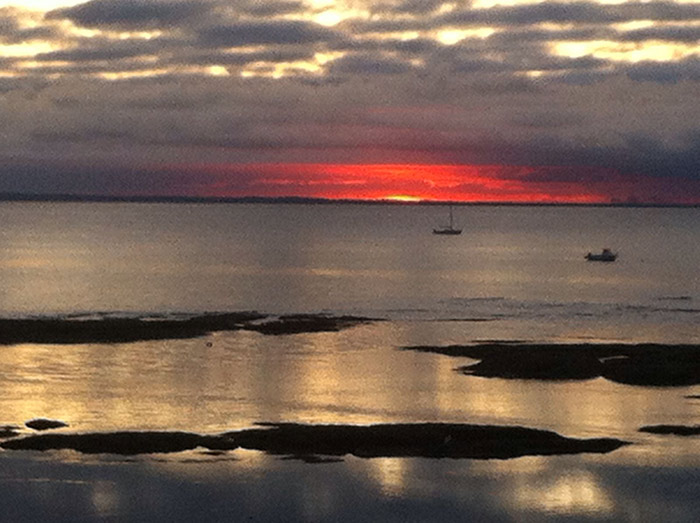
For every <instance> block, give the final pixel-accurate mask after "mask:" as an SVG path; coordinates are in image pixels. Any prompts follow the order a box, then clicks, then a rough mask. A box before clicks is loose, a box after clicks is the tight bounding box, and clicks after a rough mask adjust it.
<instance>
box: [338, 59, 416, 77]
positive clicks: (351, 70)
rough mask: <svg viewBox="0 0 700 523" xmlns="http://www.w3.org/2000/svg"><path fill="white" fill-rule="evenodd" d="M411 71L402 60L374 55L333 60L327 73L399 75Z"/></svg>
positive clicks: (409, 65)
mask: <svg viewBox="0 0 700 523" xmlns="http://www.w3.org/2000/svg"><path fill="white" fill-rule="evenodd" d="M411 69H412V66H411V64H410V63H407V62H405V61H403V60H396V59H393V58H383V57H377V56H374V55H348V56H344V57H343V58H339V59H337V60H334V61H333V62H332V63H331V66H330V68H329V72H330V73H331V74H340V75H344V74H350V75H356V74H357V75H375V74H401V73H405V72H407V71H410V70H411Z"/></svg>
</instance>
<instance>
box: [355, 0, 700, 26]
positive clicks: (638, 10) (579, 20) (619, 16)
mask: <svg viewBox="0 0 700 523" xmlns="http://www.w3.org/2000/svg"><path fill="white" fill-rule="evenodd" d="M631 20H651V21H656V22H689V21H691V20H700V5H697V4H677V3H674V2H648V3H646V2H626V3H623V4H618V5H600V4H595V3H591V2H542V3H538V4H529V5H516V6H495V7H490V8H479V9H472V8H461V9H460V8H458V9H455V10H453V11H450V12H448V13H444V14H436V15H435V16H432V17H431V16H429V15H427V16H421V17H413V18H400V19H380V20H369V21H357V20H355V21H352V22H350V25H351V27H352V29H353V30H354V31H364V32H389V31H412V30H420V29H424V30H425V29H437V28H441V27H450V26H453V27H460V26H461V27H472V26H498V27H514V26H526V25H535V24H543V23H556V24H584V25H596V24H611V23H623V22H629V21H631Z"/></svg>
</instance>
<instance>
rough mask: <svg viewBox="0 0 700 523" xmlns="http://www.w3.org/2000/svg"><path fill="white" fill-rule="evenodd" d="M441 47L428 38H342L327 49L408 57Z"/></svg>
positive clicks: (330, 44) (331, 43)
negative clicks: (391, 53)
mask: <svg viewBox="0 0 700 523" xmlns="http://www.w3.org/2000/svg"><path fill="white" fill-rule="evenodd" d="M442 47H443V46H442V45H441V44H439V43H437V42H436V41H435V40H433V39H430V38H412V39H410V40H399V39H395V38H382V39H377V38H353V39H350V38H344V39H342V40H337V41H334V42H330V43H329V45H328V48H329V49H332V50H334V51H358V52H362V53H368V52H373V51H387V52H396V53H406V54H409V55H419V54H426V53H430V52H433V51H436V50H439V49H441V48H442Z"/></svg>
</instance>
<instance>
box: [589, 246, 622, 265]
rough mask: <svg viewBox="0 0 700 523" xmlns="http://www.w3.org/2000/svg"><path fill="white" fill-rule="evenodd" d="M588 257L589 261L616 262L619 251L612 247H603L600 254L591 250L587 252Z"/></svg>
mask: <svg viewBox="0 0 700 523" xmlns="http://www.w3.org/2000/svg"><path fill="white" fill-rule="evenodd" d="M586 259H587V260H588V261H601V262H614V261H615V260H616V259H617V253H614V252H612V251H611V250H610V249H603V251H602V252H600V253H598V254H593V253H592V252H589V253H588V254H586Z"/></svg>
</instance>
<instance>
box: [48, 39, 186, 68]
mask: <svg viewBox="0 0 700 523" xmlns="http://www.w3.org/2000/svg"><path fill="white" fill-rule="evenodd" d="M180 43H181V42H180V41H178V40H170V39H165V38H154V39H148V40H146V39H128V40H113V39H107V38H99V37H92V38H82V39H78V40H76V41H74V42H73V44H74V45H73V46H72V47H69V48H66V49H62V50H60V51H51V52H48V53H38V54H37V55H36V56H35V59H36V60H37V61H40V62H51V61H65V62H93V61H103V60H120V59H123V58H134V57H139V56H145V55H157V54H160V53H161V52H163V51H164V50H167V49H169V48H172V47H174V46H176V45H179V44H180Z"/></svg>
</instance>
